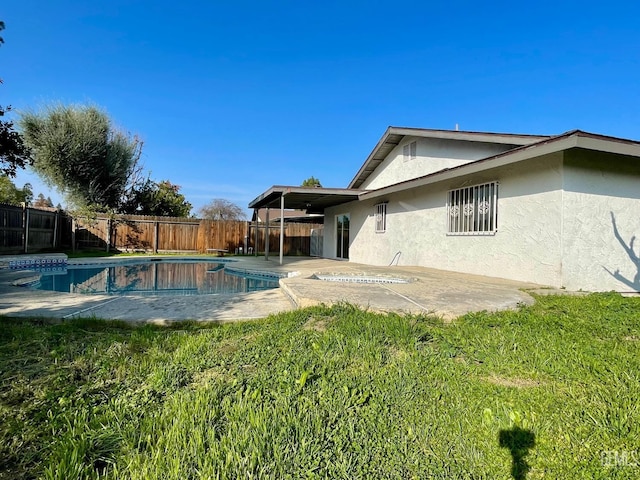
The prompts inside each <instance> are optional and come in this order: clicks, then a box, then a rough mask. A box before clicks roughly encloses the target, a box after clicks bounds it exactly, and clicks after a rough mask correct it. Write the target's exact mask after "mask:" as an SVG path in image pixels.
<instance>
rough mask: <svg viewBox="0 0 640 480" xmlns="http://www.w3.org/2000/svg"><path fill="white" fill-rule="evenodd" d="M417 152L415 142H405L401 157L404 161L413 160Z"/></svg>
mask: <svg viewBox="0 0 640 480" xmlns="http://www.w3.org/2000/svg"><path fill="white" fill-rule="evenodd" d="M417 152H418V145H417V143H416V142H411V143H407V144H406V145H405V146H404V147H402V158H403V160H404V161H405V162H408V161H409V160H415V159H416V155H417Z"/></svg>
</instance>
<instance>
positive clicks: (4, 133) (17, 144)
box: [0, 105, 31, 177]
mask: <svg viewBox="0 0 640 480" xmlns="http://www.w3.org/2000/svg"><path fill="white" fill-rule="evenodd" d="M9 111H11V107H10V106H9V107H6V108H5V107H3V106H2V105H0V117H3V116H4V114H5V113H6V112H9ZM30 163H31V159H30V156H29V149H28V148H27V147H26V146H25V144H24V142H23V140H22V137H21V136H20V134H19V133H18V132H16V131H15V130H14V127H13V122H9V121H6V120H0V172H1V173H3V174H4V175H8V176H10V177H15V176H16V170H17V169H18V168H24V167H25V166H26V165H29V164H30Z"/></svg>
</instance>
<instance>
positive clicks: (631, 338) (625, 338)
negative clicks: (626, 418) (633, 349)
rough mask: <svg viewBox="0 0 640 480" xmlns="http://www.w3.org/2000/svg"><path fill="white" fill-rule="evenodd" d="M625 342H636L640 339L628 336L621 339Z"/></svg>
mask: <svg viewBox="0 0 640 480" xmlns="http://www.w3.org/2000/svg"><path fill="white" fill-rule="evenodd" d="M622 339H623V340H624V341H625V342H637V341H638V340H640V337H636V336H635V335H628V336H626V337H622Z"/></svg>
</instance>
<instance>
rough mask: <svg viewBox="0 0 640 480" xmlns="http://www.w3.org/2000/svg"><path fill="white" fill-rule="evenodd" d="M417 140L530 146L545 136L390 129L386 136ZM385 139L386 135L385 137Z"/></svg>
mask: <svg viewBox="0 0 640 480" xmlns="http://www.w3.org/2000/svg"><path fill="white" fill-rule="evenodd" d="M389 133H391V134H395V135H404V136H409V137H419V138H440V139H448V140H463V141H468V142H480V143H500V144H507V145H530V144H532V143H537V142H540V141H541V140H544V139H545V138H549V136H547V135H519V134H517V133H513V134H511V133H489V132H466V131H461V130H428V129H419V128H402V127H390V128H389V130H388V131H387V134H389ZM385 137H386V135H385Z"/></svg>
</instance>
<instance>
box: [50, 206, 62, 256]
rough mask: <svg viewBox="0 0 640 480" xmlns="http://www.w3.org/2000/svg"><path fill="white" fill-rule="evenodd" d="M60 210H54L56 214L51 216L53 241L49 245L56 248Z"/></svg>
mask: <svg viewBox="0 0 640 480" xmlns="http://www.w3.org/2000/svg"><path fill="white" fill-rule="evenodd" d="M59 217H60V210H56V216H55V217H53V242H51V247H52V248H56V247H57V246H58V222H59V221H60V218H59Z"/></svg>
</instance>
